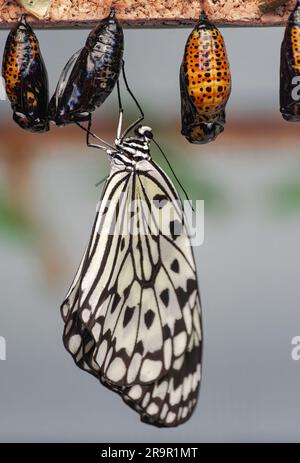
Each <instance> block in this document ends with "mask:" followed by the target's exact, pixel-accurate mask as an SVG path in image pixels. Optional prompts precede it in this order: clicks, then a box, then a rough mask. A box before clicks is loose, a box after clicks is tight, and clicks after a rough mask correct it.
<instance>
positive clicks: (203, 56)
mask: <svg viewBox="0 0 300 463" xmlns="http://www.w3.org/2000/svg"><path fill="white" fill-rule="evenodd" d="M180 89H181V115H182V134H183V135H184V136H185V137H186V138H187V139H188V141H189V142H191V143H208V142H211V141H213V140H214V139H215V138H216V136H217V135H218V134H219V133H221V132H222V131H223V130H224V125H225V106H226V103H227V101H228V98H229V96H230V92H231V76H230V69H229V62H228V59H227V54H226V48H225V44H224V40H223V37H222V35H221V33H220V31H219V30H218V29H217V28H216V27H215V26H214V25H213V24H212V23H210V22H209V21H208V19H207V16H206V15H205V14H202V15H201V17H200V21H199V23H198V24H197V26H196V27H195V28H194V30H193V31H192V32H191V34H190V36H189V38H188V40H187V43H186V47H185V51H184V57H183V61H182V64H181V68H180Z"/></svg>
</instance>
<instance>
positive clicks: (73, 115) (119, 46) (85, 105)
mask: <svg viewBox="0 0 300 463" xmlns="http://www.w3.org/2000/svg"><path fill="white" fill-rule="evenodd" d="M123 47H124V39H123V30H122V27H121V26H120V24H119V22H118V21H117V19H116V17H115V10H114V9H113V8H112V9H111V12H110V14H109V16H107V17H106V18H105V19H103V20H102V21H101V22H100V24H99V25H98V26H97V27H95V28H94V29H93V30H92V31H91V32H90V34H89V36H88V38H87V41H86V43H85V46H84V47H83V48H82V49H81V50H79V51H78V52H77V53H75V54H74V55H73V56H72V57H71V58H70V60H69V61H68V63H67V64H66V66H65V68H64V69H63V71H62V74H61V76H60V79H59V82H58V85H57V87H56V91H55V93H54V95H53V97H52V98H51V101H50V104H49V118H50V120H52V121H54V122H55V123H56V124H57V125H64V124H70V123H73V122H82V121H87V120H89V118H90V114H91V113H92V112H93V111H94V110H95V109H96V108H97V107H99V106H101V105H102V103H103V102H104V101H105V100H106V98H107V97H108V96H109V95H110V93H111V92H112V90H113V88H114V86H115V84H116V82H117V80H118V78H119V74H120V70H121V67H122V60H123ZM68 74H69V77H68Z"/></svg>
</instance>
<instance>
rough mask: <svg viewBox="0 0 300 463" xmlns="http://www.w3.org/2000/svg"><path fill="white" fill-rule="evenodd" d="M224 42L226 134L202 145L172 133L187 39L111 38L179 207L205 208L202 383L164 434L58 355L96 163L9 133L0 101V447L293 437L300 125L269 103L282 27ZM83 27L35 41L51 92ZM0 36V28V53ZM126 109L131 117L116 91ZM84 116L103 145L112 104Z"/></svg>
mask: <svg viewBox="0 0 300 463" xmlns="http://www.w3.org/2000/svg"><path fill="white" fill-rule="evenodd" d="M222 32H223V34H224V37H225V40H226V45H227V50H228V54H229V58H230V63H231V70H232V77H233V90H232V95H231V99H230V102H229V104H228V108H227V120H228V122H227V127H226V130H225V133H224V134H223V135H221V136H220V137H219V139H218V140H217V141H216V142H215V143H213V144H211V145H209V146H206V147H202V146H190V145H189V144H188V143H187V142H186V141H185V140H184V139H183V138H182V137H181V136H180V133H179V132H180V119H179V110H180V100H179V88H178V87H179V84H178V72H179V66H180V62H181V58H182V53H183V48H184V44H185V40H186V38H187V36H188V34H189V29H181V30H179V29H169V30H126V32H125V40H126V42H125V44H126V54H125V57H126V65H127V74H128V79H129V81H130V84H131V87H132V88H133V89H134V92H135V94H136V95H137V96H138V98H139V100H140V101H141V103H142V105H143V107H144V109H145V112H146V121H147V123H148V124H149V125H152V126H154V128H156V131H157V132H158V137H159V139H160V141H161V143H162V145H163V147H164V149H165V151H166V152H167V154H168V156H169V158H170V160H171V162H172V164H173V167H174V169H175V170H176V172H177V173H178V175H179V176H180V178H181V180H182V182H183V184H184V185H185V187H186V189H187V190H188V191H189V194H190V195H191V197H193V198H194V199H204V200H205V242H204V245H203V246H201V247H200V248H199V249H196V258H197V267H198V269H199V282H200V289H201V296H202V302H203V317H204V335H205V349H204V359H203V360H204V367H203V381H202V387H201V393H200V399H199V404H198V407H197V409H196V412H195V414H194V415H193V417H192V418H191V419H190V421H189V422H188V423H186V424H185V425H182V426H180V427H179V428H177V429H170V430H164V429H156V428H154V427H150V426H148V425H145V424H141V423H140V422H139V417H138V415H137V414H135V413H134V412H133V411H132V410H131V409H129V408H128V407H127V406H126V405H125V404H124V403H123V402H122V401H121V399H120V398H119V397H118V396H117V395H115V394H114V393H112V392H110V391H108V390H106V389H105V388H104V387H103V386H101V385H100V384H99V383H98V382H97V381H96V380H95V379H94V378H93V377H91V376H89V375H88V374H86V373H84V372H82V371H81V370H79V369H78V368H77V367H76V366H75V365H74V363H73V361H72V359H71V357H70V355H69V354H68V353H67V352H66V351H65V350H64V347H63V345H62V341H61V335H62V329H63V323H62V320H61V318H60V313H59V306H60V303H61V302H62V300H63V297H64V295H65V292H66V290H67V289H68V286H69V284H70V283H71V280H72V278H73V275H74V272H75V270H76V268H77V265H78V263H79V259H80V258H81V255H82V252H83V249H84V246H85V244H86V242H87V240H88V236H89V233H90V230H91V225H92V222H93V218H94V214H95V207H96V203H97V201H98V198H99V194H100V189H99V188H95V186H94V185H95V183H96V182H97V181H98V180H100V179H101V178H102V177H103V176H104V175H106V173H107V172H108V169H109V166H108V162H107V160H106V159H105V158H104V156H103V154H102V153H101V152H100V151H96V150H91V149H87V148H86V147H85V146H84V137H83V135H82V133H78V131H77V130H75V129H74V128H69V127H68V128H65V129H55V128H54V129H53V130H52V131H51V133H50V134H43V135H31V134H25V133H23V132H22V131H21V129H19V128H18V127H17V126H16V125H14V124H13V122H12V121H11V112H10V108H9V104H8V102H3V101H1V102H0V115H1V126H2V128H0V132H1V134H2V135H1V137H2V143H1V147H0V153H1V156H0V162H1V167H0V248H1V250H0V253H1V254H0V255H1V265H0V278H1V283H0V287H1V311H0V336H3V337H5V339H6V343H7V359H6V361H0V416H1V420H0V440H1V441H3V442H12V441H24V442H38V441H42V442H47V441H52V442H53V441H54V442H72V441H87V442H114V441H119V442H138V441H142V442H159V441H164V442H253V441H258V442H259V441H272V442H273V441H299V437H300V436H299V428H300V399H299V390H300V362H296V361H293V360H292V358H291V350H292V346H291V339H292V337H293V336H296V335H300V310H299V305H300V304H299V303H300V285H299V266H300V236H299V226H300V152H299V145H300V143H299V141H300V126H299V125H298V126H297V125H296V124H295V125H292V124H290V125H289V124H287V123H286V122H284V121H283V120H281V116H280V113H279V108H278V89H279V53H280V44H281V40H282V36H283V29H279V28H275V29H267V28H265V29H250V28H249V29H223V30H222ZM87 33H88V32H87V31H86V30H66V31H62V30H59V31H54V30H52V31H37V34H38V37H39V40H40V45H41V48H42V51H43V55H44V59H45V61H46V64H47V67H48V70H49V80H50V88H51V91H53V90H54V88H55V85H56V82H57V79H58V77H59V74H60V71H61V69H62V67H63V65H64V64H65V62H66V60H67V59H68V57H69V56H70V55H71V54H72V53H73V52H74V51H75V50H77V49H78V48H80V47H81V46H82V44H83V42H84V41H85V38H86V36H87ZM6 36H7V31H1V32H0V49H3V47H4V44H5V40H6ZM124 105H125V107H126V108H128V114H129V116H128V117H129V118H132V117H133V116H134V111H135V108H134V106H133V105H132V103H131V102H130V100H129V99H128V98H127V97H126V96H125V103H124ZM97 114H99V118H98V120H97V121H96V125H97V133H99V135H103V133H104V134H105V136H106V137H108V138H110V139H113V132H112V131H111V130H109V129H113V127H114V126H115V122H116V118H117V106H116V99H115V97H111V98H110V99H109V100H108V101H107V103H106V104H105V105H104V106H103V107H102V108H101V109H100V110H99V111H98V113H97ZM147 116H148V117H147ZM102 127H103V132H102V131H101V130H102ZM75 132H76V135H74V134H75ZM154 157H155V159H156V160H157V161H158V162H161V164H162V165H165V164H164V163H163V161H162V160H161V158H160V157H159V154H157V153H155V152H154Z"/></svg>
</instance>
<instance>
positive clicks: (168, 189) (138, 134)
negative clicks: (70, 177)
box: [61, 112, 202, 427]
mask: <svg viewBox="0 0 300 463" xmlns="http://www.w3.org/2000/svg"><path fill="white" fill-rule="evenodd" d="M121 125H122V112H121V113H120V120H119V125H118V131H117V138H116V140H115V144H114V145H111V146H109V147H108V146H105V145H103V144H102V145H92V144H90V145H91V146H96V147H99V148H101V149H103V150H104V151H106V153H107V155H108V156H109V159H110V163H111V172H110V175H109V177H108V179H107V181H106V183H105V186H104V189H103V193H102V197H101V201H100V203H99V206H98V209H97V214H96V218H95V221H94V225H93V229H92V234H91V237H90V240H89V243H88V246H87V248H86V250H85V253H84V256H83V258H82V260H81V263H80V266H79V268H78V271H77V273H76V275H75V278H74V280H73V282H72V284H71V287H70V289H69V291H68V293H67V295H66V298H65V300H64V301H63V303H62V305H61V314H62V318H63V320H64V323H65V327H64V333H63V341H64V345H65V347H66V349H67V350H68V352H69V353H70V354H71V355H72V357H73V359H74V361H75V363H76V364H77V365H78V366H79V367H80V368H82V369H83V370H85V371H87V372H89V373H90V374H92V375H94V376H95V377H96V378H98V379H99V380H100V381H101V383H102V384H103V385H105V386H106V387H107V388H109V389H111V390H113V391H114V392H116V393H118V394H119V395H120V396H121V397H122V399H123V400H124V401H125V402H126V403H127V404H128V405H129V406H130V407H132V408H133V409H134V410H135V411H137V412H138V413H139V415H140V417H141V420H142V421H143V422H145V423H148V424H152V425H154V426H158V427H172V426H177V425H179V424H181V423H184V422H185V421H186V420H188V419H189V417H190V416H191V414H192V412H193V410H194V409H195V406H196V403H197V397H198V390H199V384H200V378H201V352H202V329H201V303H200V295H199V290H198V283H197V274H196V267H195V261H194V257H193V250H192V247H191V245H190V239H189V234H188V227H187V224H186V221H185V215H184V212H183V208H182V202H181V200H180V198H179V195H178V193H177V191H176V188H175V186H174V184H173V182H172V181H171V180H170V178H169V177H168V175H167V174H166V173H165V172H164V170H163V169H161V168H160V167H159V166H158V164H156V163H155V162H154V160H153V159H152V157H151V154H150V143H151V140H152V139H153V132H152V130H151V128H150V127H147V126H144V125H140V124H133V125H131V126H130V127H129V129H127V131H125V133H123V135H121ZM133 127H135V130H134V134H133V135H132V136H127V135H128V132H129V131H130V130H132V129H133ZM128 224H129V227H128Z"/></svg>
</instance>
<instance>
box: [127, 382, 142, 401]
mask: <svg viewBox="0 0 300 463" xmlns="http://www.w3.org/2000/svg"><path fill="white" fill-rule="evenodd" d="M128 395H129V397H131V399H133V400H138V399H140V398H141V395H142V388H141V386H139V385H135V386H132V388H131V389H130V391H129V394H128Z"/></svg>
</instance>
